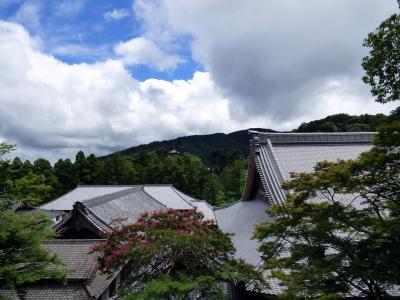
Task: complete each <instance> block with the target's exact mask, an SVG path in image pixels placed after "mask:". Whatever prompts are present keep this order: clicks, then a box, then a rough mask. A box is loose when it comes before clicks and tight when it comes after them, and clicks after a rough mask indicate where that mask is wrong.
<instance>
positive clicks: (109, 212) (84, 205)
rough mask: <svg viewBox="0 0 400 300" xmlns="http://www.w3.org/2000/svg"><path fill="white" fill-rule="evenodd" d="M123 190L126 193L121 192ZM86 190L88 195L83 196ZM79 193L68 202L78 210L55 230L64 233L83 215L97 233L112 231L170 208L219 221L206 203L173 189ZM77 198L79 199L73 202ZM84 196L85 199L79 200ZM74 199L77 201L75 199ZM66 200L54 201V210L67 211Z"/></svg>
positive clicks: (147, 187)
mask: <svg viewBox="0 0 400 300" xmlns="http://www.w3.org/2000/svg"><path fill="white" fill-rule="evenodd" d="M120 188H122V189H120ZM80 189H83V190H84V192H83V193H81V192H79V190H80ZM90 189H92V190H93V191H95V192H94V193H93V194H94V195H97V196H95V197H91V198H89V196H88V194H87V191H88V190H90ZM97 189H100V191H103V192H105V193H106V194H104V195H99V194H100V192H99V191H97ZM74 191H75V192H70V193H69V194H70V196H69V198H68V199H67V202H68V205H69V203H70V202H72V201H75V202H74V203H75V204H74V205H73V207H74V210H70V212H69V213H68V215H67V216H66V217H64V219H63V220H62V221H61V222H59V223H58V224H56V225H54V228H55V229H56V230H57V231H58V232H61V231H63V228H65V225H66V224H67V223H68V222H69V220H70V219H71V218H73V217H74V216H75V215H76V214H80V215H81V216H82V217H84V218H85V219H86V220H87V221H89V223H90V224H91V225H93V226H94V227H95V228H97V229H96V231H99V232H101V231H109V230H111V228H112V226H114V224H117V223H114V221H115V220H117V219H118V220H121V221H122V223H133V222H135V221H136V220H137V219H138V217H139V216H140V215H141V214H142V213H144V212H151V211H157V210H163V209H167V208H174V209H197V210H198V211H201V212H202V213H203V214H204V216H205V218H207V219H212V220H215V216H214V213H213V207H212V206H210V205H209V204H207V203H206V202H205V201H200V200H197V199H194V198H192V197H190V196H188V195H186V194H184V193H182V192H181V191H179V190H177V189H175V188H174V187H173V186H172V185H131V186H117V189H116V190H115V191H114V192H113V193H110V191H112V188H108V187H107V186H90V187H89V186H79V187H77V188H76V189H75V190H74ZM73 195H75V196H76V197H77V198H73V197H72V196H73ZM80 195H83V196H84V197H83V199H82V198H79V196H80ZM75 196H74V197H75ZM65 199H66V198H65V197H64V196H62V197H60V198H58V199H56V200H54V201H53V202H52V207H54V208H55V209H57V210H60V209H61V208H65V207H66V205H65V203H63V202H64V201H66V200H65Z"/></svg>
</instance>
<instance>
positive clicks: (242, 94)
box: [133, 0, 396, 124]
mask: <svg viewBox="0 0 400 300" xmlns="http://www.w3.org/2000/svg"><path fill="white" fill-rule="evenodd" d="M133 8H134V12H135V15H136V17H137V19H139V20H140V21H141V22H143V25H142V28H143V30H144V32H143V35H144V36H146V37H148V38H149V39H152V40H153V41H156V42H157V43H159V45H162V47H163V48H165V47H166V45H168V44H174V43H179V40H180V39H181V38H182V36H184V37H187V36H189V39H186V40H189V41H190V46H191V51H192V57H193V58H194V59H195V60H196V61H198V62H200V63H201V64H202V65H203V66H204V68H205V69H206V70H207V71H208V72H209V73H210V74H211V76H212V78H213V80H214V82H215V83H216V85H217V86H218V87H220V88H221V91H222V92H223V93H224V95H225V96H226V97H227V98H229V100H230V102H229V103H230V111H231V113H232V115H233V116H234V117H235V118H237V119H239V118H240V119H242V120H245V119H247V118H249V116H251V117H254V116H255V115H257V116H266V117H269V118H272V119H274V120H275V122H276V123H277V124H280V123H281V122H282V121H287V120H290V119H295V118H299V117H304V116H305V115H309V114H310V113H309V112H308V111H309V110H314V109H316V108H315V107H312V106H311V99H312V97H314V96H315V91H316V90H323V87H324V86H325V85H326V83H327V82H330V81H332V80H337V78H340V80H342V81H347V80H349V79H348V78H350V80H351V82H352V84H353V86H352V90H354V91H357V95H353V97H357V99H359V100H360V101H356V103H364V105H366V106H369V103H370V102H372V101H373V99H372V97H371V96H370V95H369V91H368V87H367V86H366V85H364V84H363V83H361V80H360V78H361V76H362V72H361V68H360V63H361V58H362V57H363V55H365V53H366V51H365V49H363V48H362V46H361V45H362V40H363V38H364V37H366V35H367V33H368V32H369V31H371V30H373V29H374V28H376V27H377V26H378V25H379V23H380V22H381V21H382V20H384V19H385V18H386V17H387V16H388V15H389V14H391V13H392V12H394V11H396V3H395V1H375V0H352V1H348V0H325V1H320V0H308V1H301V0H291V1H286V0H283V1H251V2H248V1H241V0H221V1H212V0H204V1H187V0H175V1H169V0H160V1H145V0H136V1H135V2H134V5H133ZM345 78H347V79H345ZM346 95H347V94H346ZM320 97H321V98H320V99H321V101H322V99H325V98H324V95H320ZM364 105H361V106H360V108H362V107H364ZM328 107H330V106H323V105H322V106H319V109H321V110H320V111H318V112H317V113H316V114H317V115H327V114H331V113H332V111H329V110H328ZM345 107H348V106H345ZM343 108H344V107H343ZM307 110H308V111H307ZM300 112H301V114H302V115H299V114H300ZM344 112H346V111H344ZM348 112H350V111H348ZM370 113H374V111H370Z"/></svg>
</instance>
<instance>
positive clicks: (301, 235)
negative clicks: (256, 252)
mask: <svg viewBox="0 0 400 300" xmlns="http://www.w3.org/2000/svg"><path fill="white" fill-rule="evenodd" d="M399 21H400V16H399V15H398V14H394V15H392V16H391V17H389V18H388V19H387V20H386V21H384V22H383V23H382V24H381V25H380V27H379V28H378V29H377V30H376V31H375V32H373V33H371V34H369V35H368V37H367V39H366V40H365V42H364V46H367V47H371V48H372V49H371V51H370V54H369V56H367V57H365V58H364V59H363V63H362V66H363V68H364V69H365V71H366V76H364V77H363V80H364V82H366V83H367V84H369V85H370V86H371V93H372V95H374V96H376V97H377V98H376V101H378V102H381V103H386V102H389V101H395V100H399V96H400V78H399V74H400V73H399V71H400V70H399V68H400V67H399V66H400V47H399V45H400V44H399V42H400V23H399ZM398 112H399V110H398V109H397V110H396V111H394V112H392V114H391V116H390V117H389V121H390V122H391V123H389V124H387V125H384V126H381V127H380V129H379V133H378V135H377V137H376V139H375V142H374V147H373V148H372V149H371V150H370V151H368V152H366V153H363V154H361V155H360V157H359V158H358V159H355V160H350V161H338V162H334V163H332V162H321V163H319V164H317V166H316V167H315V171H314V172H312V173H309V174H306V173H302V174H295V175H294V177H293V180H292V181H290V182H287V183H285V184H284V186H283V187H284V188H285V189H286V190H287V191H288V196H287V199H286V201H285V204H283V205H280V206H274V207H272V208H271V209H270V211H269V214H270V215H271V216H273V217H274V218H275V219H274V220H272V221H269V222H265V223H263V224H260V225H258V226H257V228H256V233H255V237H256V238H258V239H259V240H260V241H261V242H262V245H261V246H260V251H261V252H262V254H263V259H264V261H265V267H266V268H268V269H269V271H270V272H271V276H272V277H276V278H279V279H280V280H281V282H282V285H283V290H284V294H285V295H286V296H289V297H292V298H293V297H302V298H315V297H320V296H325V297H329V296H336V297H343V296H344V295H349V294H350V295H351V294H355V295H357V296H359V295H360V296H364V297H368V298H369V299H383V298H385V297H386V296H388V294H389V291H390V289H391V288H392V287H393V286H394V285H397V286H398V285H399V283H400V275H399V274H400V262H399V260H398V257H399V255H400V192H399V187H400V151H399V150H400V118H399V113H398ZM316 196H318V197H319V198H321V197H322V199H323V201H318V202H316V201H314V200H315V197H316ZM344 196H346V199H347V201H343V197H344Z"/></svg>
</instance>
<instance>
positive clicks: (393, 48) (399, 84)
mask: <svg viewBox="0 0 400 300" xmlns="http://www.w3.org/2000/svg"><path fill="white" fill-rule="evenodd" d="M399 44H400V15H399V14H393V15H391V16H390V17H389V18H388V19H386V20H385V21H384V22H382V24H381V25H380V26H379V27H378V28H377V29H376V30H375V31H374V32H372V33H370V34H368V37H367V38H366V39H365V40H364V44H363V46H364V47H368V48H370V52H369V55H368V56H366V57H364V58H363V61H362V67H363V68H364V70H365V72H366V75H365V76H364V77H363V81H364V82H365V83H367V84H368V85H370V87H371V94H372V95H373V96H375V97H376V101H377V102H380V103H386V102H390V101H396V100H400V81H399V74H400V47H399Z"/></svg>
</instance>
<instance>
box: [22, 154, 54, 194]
mask: <svg viewBox="0 0 400 300" xmlns="http://www.w3.org/2000/svg"><path fill="white" fill-rule="evenodd" d="M24 164H25V163H24ZM33 173H35V174H36V175H42V176H43V177H44V178H45V183H46V185H48V186H50V187H51V192H50V193H49V195H48V197H46V198H44V199H43V200H45V201H47V200H50V199H51V198H52V197H53V196H54V190H55V189H57V187H58V186H59V184H60V183H59V182H58V178H57V176H56V172H55V170H54V168H53V166H52V165H51V164H50V162H49V161H48V160H47V159H44V158H39V159H37V160H35V161H34V162H33Z"/></svg>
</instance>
